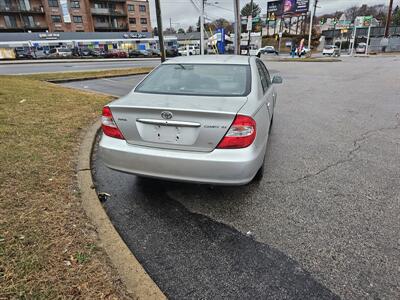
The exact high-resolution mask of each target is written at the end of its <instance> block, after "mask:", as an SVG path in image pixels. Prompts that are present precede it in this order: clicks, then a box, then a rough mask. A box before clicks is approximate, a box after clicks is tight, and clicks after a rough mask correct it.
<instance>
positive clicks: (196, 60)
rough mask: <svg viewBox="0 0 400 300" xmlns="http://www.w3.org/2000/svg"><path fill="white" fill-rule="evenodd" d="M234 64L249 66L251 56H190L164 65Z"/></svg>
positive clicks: (180, 57)
mask: <svg viewBox="0 0 400 300" xmlns="http://www.w3.org/2000/svg"><path fill="white" fill-rule="evenodd" d="M177 63H178V64H232V65H249V64H250V59H249V56H244V55H190V56H179V57H175V58H172V59H169V60H167V61H166V62H165V63H164V64H177Z"/></svg>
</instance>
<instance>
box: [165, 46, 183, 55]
mask: <svg viewBox="0 0 400 300" xmlns="http://www.w3.org/2000/svg"><path fill="white" fill-rule="evenodd" d="M180 55H181V54H180V53H179V51H178V49H177V48H175V47H168V48H165V56H166V57H175V56H180Z"/></svg>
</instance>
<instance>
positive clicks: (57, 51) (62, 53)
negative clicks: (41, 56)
mask: <svg viewBox="0 0 400 300" xmlns="http://www.w3.org/2000/svg"><path fill="white" fill-rule="evenodd" d="M71 56H72V50H71V49H68V48H53V49H50V51H49V54H48V57H71Z"/></svg>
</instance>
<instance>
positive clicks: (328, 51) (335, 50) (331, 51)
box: [322, 45, 340, 56]
mask: <svg viewBox="0 0 400 300" xmlns="http://www.w3.org/2000/svg"><path fill="white" fill-rule="evenodd" d="M322 55H329V56H340V50H339V47H338V46H333V45H327V46H325V47H324V49H323V50H322Z"/></svg>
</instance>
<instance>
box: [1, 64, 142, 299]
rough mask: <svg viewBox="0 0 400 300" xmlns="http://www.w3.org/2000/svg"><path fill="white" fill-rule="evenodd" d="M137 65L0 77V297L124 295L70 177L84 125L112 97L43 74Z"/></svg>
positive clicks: (73, 75) (75, 75) (68, 75)
mask: <svg viewBox="0 0 400 300" xmlns="http://www.w3.org/2000/svg"><path fill="white" fill-rule="evenodd" d="M135 70H136V73H137V72H139V73H140V72H143V70H144V68H140V69H135ZM135 70H134V69H130V70H126V69H124V70H111V71H101V72H81V73H55V74H53V73H52V74H40V75H29V76H0V141H1V142H0V153H1V159H0V170H1V172H0V299H3V298H4V299H9V298H12V299H14V298H21V299H78V298H79V299H123V298H127V297H128V296H129V295H127V294H126V292H125V289H124V287H123V286H122V284H121V282H120V281H119V279H118V277H117V276H116V273H115V272H114V270H112V268H111V267H110V264H109V262H108V260H107V256H106V254H105V253H104V252H103V251H102V249H101V248H98V247H97V246H96V243H97V238H96V232H95V228H93V226H91V225H90V223H89V221H88V219H87V218H86V216H85V214H84V212H83V209H82V207H81V203H80V195H79V192H78V190H77V187H76V176H75V172H76V170H75V169H76V154H77V150H78V147H79V142H80V136H81V134H82V129H84V128H86V127H87V126H88V125H89V124H91V123H93V122H94V120H95V119H97V118H98V116H99V115H100V112H101V108H102V107H103V105H104V104H106V103H107V102H109V101H110V100H111V97H107V96H105V95H99V94H94V93H90V92H85V91H79V90H73V89H69V88H65V87H61V86H57V85H55V84H52V83H48V82H44V81H42V80H48V79H54V78H58V79H62V78H81V76H92V78H98V77H99V76H101V74H104V73H107V74H110V73H112V74H116V73H118V74H121V75H122V74H123V75H127V74H129V75H132V74H136V73H135ZM128 72H129V73H128Z"/></svg>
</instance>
